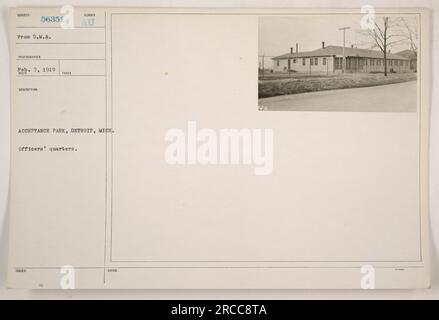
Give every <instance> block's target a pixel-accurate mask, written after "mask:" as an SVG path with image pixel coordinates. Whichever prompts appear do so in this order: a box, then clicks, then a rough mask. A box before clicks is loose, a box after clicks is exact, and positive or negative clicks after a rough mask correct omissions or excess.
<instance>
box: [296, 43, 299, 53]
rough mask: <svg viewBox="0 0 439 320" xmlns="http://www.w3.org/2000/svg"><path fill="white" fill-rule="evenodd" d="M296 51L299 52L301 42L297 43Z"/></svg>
mask: <svg viewBox="0 0 439 320" xmlns="http://www.w3.org/2000/svg"><path fill="white" fill-rule="evenodd" d="M296 53H299V44H298V43H296Z"/></svg>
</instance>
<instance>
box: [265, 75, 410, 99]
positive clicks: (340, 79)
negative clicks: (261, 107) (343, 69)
mask: <svg viewBox="0 0 439 320" xmlns="http://www.w3.org/2000/svg"><path fill="white" fill-rule="evenodd" d="M416 75H417V74H416V73H389V74H388V75H387V77H385V76H384V74H382V73H345V74H336V75H329V76H324V75H311V76H309V75H308V76H307V75H303V74H302V75H299V74H294V78H291V79H290V78H286V79H266V80H259V85H258V96H259V98H268V97H275V96H281V95H287V94H296V93H303V92H312V91H323V90H334V89H348V88H360V87H370V86H379V85H385V84H392V83H400V82H406V81H412V80H416Z"/></svg>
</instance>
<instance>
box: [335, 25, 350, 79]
mask: <svg viewBox="0 0 439 320" xmlns="http://www.w3.org/2000/svg"><path fill="white" fill-rule="evenodd" d="M350 28H351V27H343V28H339V29H338V30H343V73H344V72H345V69H346V57H345V54H344V48H345V47H346V30H348V29H350Z"/></svg>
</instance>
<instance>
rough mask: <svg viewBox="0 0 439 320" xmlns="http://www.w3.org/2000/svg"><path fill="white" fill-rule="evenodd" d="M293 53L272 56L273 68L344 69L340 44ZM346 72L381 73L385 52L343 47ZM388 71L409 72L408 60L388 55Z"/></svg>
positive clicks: (297, 70) (319, 71)
mask: <svg viewBox="0 0 439 320" xmlns="http://www.w3.org/2000/svg"><path fill="white" fill-rule="evenodd" d="M297 51H298V50H297V46H296V52H293V48H291V51H290V52H289V53H286V54H283V55H281V56H277V57H274V58H272V59H273V71H275V72H276V71H293V72H302V73H332V72H341V71H342V69H343V47H342V46H325V44H324V42H323V43H322V47H321V48H320V49H317V50H314V51H306V52H297ZM344 55H345V57H346V72H384V54H383V52H381V51H378V50H368V49H358V48H353V47H345V48H344ZM387 71H388V72H409V71H410V59H408V58H406V57H403V56H401V55H397V54H393V53H390V52H389V53H388V54H387Z"/></svg>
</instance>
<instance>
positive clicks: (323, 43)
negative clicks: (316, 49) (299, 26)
mask: <svg viewBox="0 0 439 320" xmlns="http://www.w3.org/2000/svg"><path fill="white" fill-rule="evenodd" d="M322 49H325V41H322Z"/></svg>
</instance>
